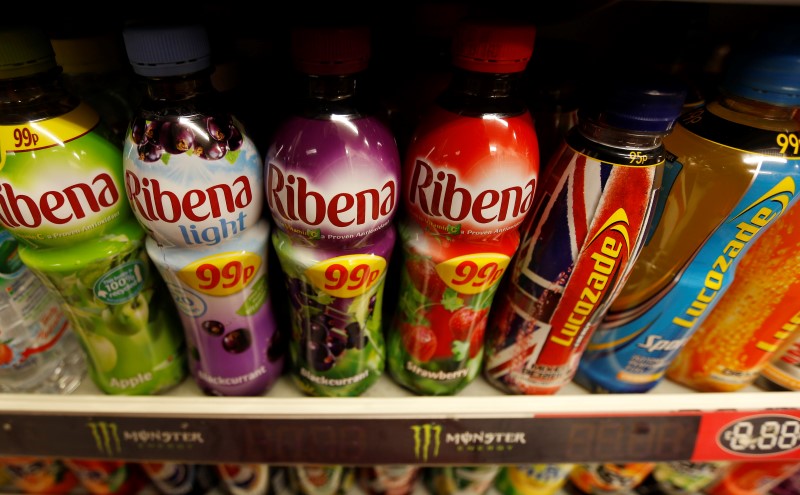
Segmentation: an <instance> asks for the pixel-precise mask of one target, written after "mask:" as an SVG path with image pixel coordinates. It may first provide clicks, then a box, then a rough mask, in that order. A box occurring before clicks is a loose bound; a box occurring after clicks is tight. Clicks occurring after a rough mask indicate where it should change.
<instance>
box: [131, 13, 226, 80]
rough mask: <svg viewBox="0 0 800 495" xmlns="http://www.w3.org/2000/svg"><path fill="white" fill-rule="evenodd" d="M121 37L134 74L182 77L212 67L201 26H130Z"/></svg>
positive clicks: (209, 48)
mask: <svg viewBox="0 0 800 495" xmlns="http://www.w3.org/2000/svg"><path fill="white" fill-rule="evenodd" d="M122 36H123V39H124V40H125V50H126V51H127V53H128V60H129V61H130V63H131V66H133V71H134V72H135V73H137V74H139V75H141V76H145V77H169V76H182V75H186V74H192V73H194V72H199V71H201V70H203V69H207V68H208V67H210V66H211V46H210V43H209V41H208V33H207V32H206V30H205V28H204V27H203V26H201V25H191V26H137V27H129V28H126V29H125V30H123V32H122Z"/></svg>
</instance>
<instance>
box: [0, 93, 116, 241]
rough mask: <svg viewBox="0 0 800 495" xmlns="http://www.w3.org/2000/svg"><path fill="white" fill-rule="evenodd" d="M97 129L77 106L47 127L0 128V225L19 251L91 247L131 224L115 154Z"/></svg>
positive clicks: (91, 113)
mask: <svg viewBox="0 0 800 495" xmlns="http://www.w3.org/2000/svg"><path fill="white" fill-rule="evenodd" d="M98 122H99V118H98V116H97V114H96V113H95V112H94V111H93V110H91V109H90V108H89V107H88V106H86V105H85V104H81V105H79V106H78V107H77V108H76V109H75V110H72V111H71V112H69V113H67V114H65V115H62V116H60V117H56V118H53V119H48V120H43V121H38V122H28V123H23V124H19V125H6V126H0V155H1V156H2V167H0V223H2V225H3V226H4V227H5V228H6V229H8V230H9V231H10V232H11V233H12V235H14V237H15V238H17V239H18V240H19V241H20V242H21V243H23V244H24V245H27V246H30V247H35V248H42V247H63V246H71V245H74V244H76V243H80V242H85V241H91V240H93V239H96V238H97V237H98V236H102V235H105V234H108V233H109V232H111V231H112V230H113V228H114V226H115V225H116V224H117V223H118V222H120V221H122V220H124V219H126V218H129V217H130V212H129V208H128V203H127V201H126V200H125V195H124V192H123V191H122V189H121V187H120V186H121V184H123V181H122V170H121V167H120V166H119V163H120V150H119V148H118V147H117V146H115V145H114V144H113V143H112V142H111V141H109V140H107V139H106V138H105V137H104V136H102V135H101V134H100V133H99V132H98V131H97V128H96V125H97V124H98ZM15 136H16V138H15ZM51 141H52V142H51ZM41 149H46V150H47V151H46V152H44V153H42V152H39V153H37V152H36V151H37V150H41ZM65 171H68V172H65ZM65 173H68V174H69V175H66V176H65Z"/></svg>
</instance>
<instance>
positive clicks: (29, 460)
mask: <svg viewBox="0 0 800 495" xmlns="http://www.w3.org/2000/svg"><path fill="white" fill-rule="evenodd" d="M2 464H3V466H2V467H3V468H4V469H5V472H6V474H7V475H8V477H9V478H10V479H11V483H10V484H11V486H13V487H14V488H15V489H16V490H19V491H20V492H22V493H36V494H46V495H61V494H68V493H72V492H73V491H74V489H75V488H76V487H77V485H78V478H77V477H75V475H74V474H73V473H72V471H70V470H69V469H67V467H66V466H65V465H64V463H63V461H61V460H60V459H49V458H38V457H4V458H3V461H2Z"/></svg>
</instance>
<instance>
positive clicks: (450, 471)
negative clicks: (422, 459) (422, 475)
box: [427, 464, 500, 495]
mask: <svg viewBox="0 0 800 495" xmlns="http://www.w3.org/2000/svg"><path fill="white" fill-rule="evenodd" d="M428 470H429V472H428V474H427V476H428V478H429V479H428V486H429V487H430V492H431V493H444V494H448V495H483V494H484V493H486V492H487V491H488V490H489V488H490V487H491V486H492V482H493V481H494V479H495V477H496V476H497V475H498V471H500V466H495V465H491V464H487V465H484V466H448V467H430V468H428Z"/></svg>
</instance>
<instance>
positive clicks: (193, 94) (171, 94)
mask: <svg viewBox="0 0 800 495" xmlns="http://www.w3.org/2000/svg"><path fill="white" fill-rule="evenodd" d="M141 81H142V83H143V86H144V88H143V90H144V97H145V98H146V99H148V100H150V101H154V102H170V103H172V102H177V101H185V100H191V99H195V98H198V97H203V96H207V95H210V94H213V93H214V91H215V90H214V86H213V85H212V83H211V69H206V70H203V71H200V72H195V73H192V74H186V75H182V76H171V77H143V78H142V79H141Z"/></svg>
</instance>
